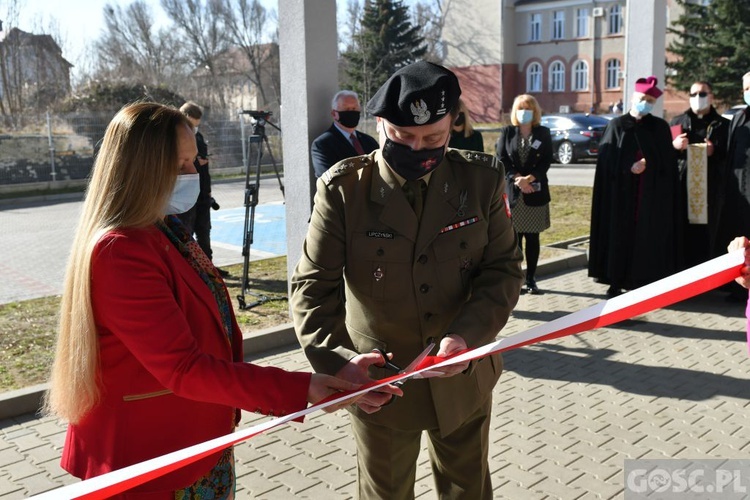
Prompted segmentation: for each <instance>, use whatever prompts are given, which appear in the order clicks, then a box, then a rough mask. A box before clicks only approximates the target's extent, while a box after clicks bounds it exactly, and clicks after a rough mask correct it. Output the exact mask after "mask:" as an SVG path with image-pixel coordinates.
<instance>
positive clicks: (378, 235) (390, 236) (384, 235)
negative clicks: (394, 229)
mask: <svg viewBox="0 0 750 500" xmlns="http://www.w3.org/2000/svg"><path fill="white" fill-rule="evenodd" d="M367 237H368V238H381V239H385V240H392V239H393V233H386V232H385V231H367Z"/></svg>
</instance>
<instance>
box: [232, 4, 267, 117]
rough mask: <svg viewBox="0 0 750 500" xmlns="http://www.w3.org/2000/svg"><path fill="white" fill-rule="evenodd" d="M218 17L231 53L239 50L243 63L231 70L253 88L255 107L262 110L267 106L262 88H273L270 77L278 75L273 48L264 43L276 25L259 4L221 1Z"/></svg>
mask: <svg viewBox="0 0 750 500" xmlns="http://www.w3.org/2000/svg"><path fill="white" fill-rule="evenodd" d="M221 15H222V20H223V22H224V25H225V26H226V29H227V34H228V36H229V41H230V43H231V45H232V46H233V47H232V49H230V50H234V49H236V50H239V51H240V52H241V53H242V55H243V57H244V60H245V63H246V64H242V65H239V64H238V65H237V67H236V68H234V69H235V70H238V71H239V72H240V73H241V74H242V75H243V76H244V77H245V78H247V79H248V80H250V82H251V83H252V84H253V85H255V87H256V89H257V92H258V97H259V101H258V105H259V106H261V107H265V106H266V105H267V104H269V102H270V99H269V97H268V95H267V89H266V87H265V84H266V82H271V84H272V85H273V84H274V82H275V79H274V78H273V76H274V75H278V73H279V71H278V64H279V59H278V50H277V49H276V47H275V46H274V44H273V43H264V42H266V40H267V39H268V35H267V33H268V31H269V30H271V29H274V28H275V26H276V24H275V23H274V22H272V21H271V20H270V18H269V15H268V11H267V10H266V8H265V7H263V5H262V4H261V3H260V2H259V1H258V0H224V1H223V2H222V4H221Z"/></svg>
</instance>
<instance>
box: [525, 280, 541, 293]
mask: <svg viewBox="0 0 750 500" xmlns="http://www.w3.org/2000/svg"><path fill="white" fill-rule="evenodd" d="M526 292H528V293H529V294H530V295H543V292H542V291H541V290H540V289H539V287H538V286H536V281H534V280H531V281H527V282H526Z"/></svg>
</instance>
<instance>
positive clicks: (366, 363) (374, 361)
mask: <svg viewBox="0 0 750 500" xmlns="http://www.w3.org/2000/svg"><path fill="white" fill-rule="evenodd" d="M382 363H383V356H381V355H380V354H379V353H375V352H368V353H365V354H358V355H356V356H354V357H353V358H352V359H350V360H349V362H348V363H347V364H345V365H344V367H343V368H341V369H340V370H339V371H338V373H336V376H337V377H339V378H341V379H344V380H348V381H350V382H354V383H357V384H367V383H370V382H373V380H372V379H371V378H370V377H369V376H368V375H367V369H368V368H369V367H370V365H376V366H378V365H382ZM394 395H395V396H403V395H404V392H403V391H402V390H401V389H399V388H398V387H397V386H395V385H392V384H389V385H386V386H383V387H380V388H378V390H377V391H370V392H368V393H366V394H363V395H362V396H361V397H359V398H357V400H356V401H350V402H349V404H356V405H357V406H359V409H360V410H362V411H363V412H365V413H375V412H376V411H378V410H380V408H381V407H382V406H384V405H386V404H388V403H390V401H391V398H392V397H393V396H394Z"/></svg>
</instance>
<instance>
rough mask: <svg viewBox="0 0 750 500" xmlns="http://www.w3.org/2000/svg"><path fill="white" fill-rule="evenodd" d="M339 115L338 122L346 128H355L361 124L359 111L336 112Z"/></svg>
mask: <svg viewBox="0 0 750 500" xmlns="http://www.w3.org/2000/svg"><path fill="white" fill-rule="evenodd" d="M336 112H337V113H338V114H339V119H338V122H339V123H340V124H341V125H343V126H344V127H346V128H355V127H356V126H357V125H358V124H359V115H360V112H359V111H336Z"/></svg>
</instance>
